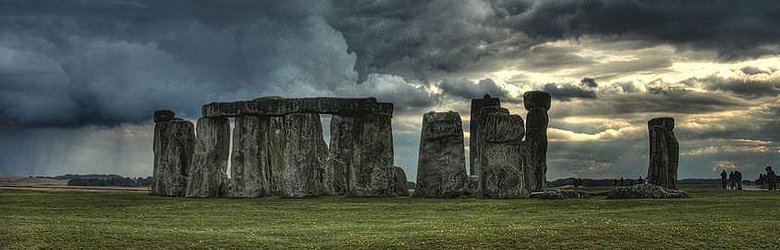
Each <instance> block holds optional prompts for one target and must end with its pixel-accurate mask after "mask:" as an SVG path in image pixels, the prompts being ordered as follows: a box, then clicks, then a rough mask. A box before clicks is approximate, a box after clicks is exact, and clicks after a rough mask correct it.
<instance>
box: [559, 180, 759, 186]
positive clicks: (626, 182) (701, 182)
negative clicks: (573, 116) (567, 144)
mask: <svg viewBox="0 0 780 250" xmlns="http://www.w3.org/2000/svg"><path fill="white" fill-rule="evenodd" d="M615 181H617V182H620V181H621V180H620V179H579V178H565V179H557V180H554V181H549V182H547V186H549V187H561V186H566V185H575V184H576V183H577V182H579V183H578V184H579V186H585V187H611V186H615ZM622 181H623V185H634V184H641V183H644V179H642V178H638V179H623V180H622ZM720 181H721V180H720V179H682V180H678V181H677V184H681V185H702V186H720V184H721V183H720ZM754 184H755V182H754V181H750V180H743V181H742V185H754Z"/></svg>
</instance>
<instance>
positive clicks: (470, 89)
mask: <svg viewBox="0 0 780 250" xmlns="http://www.w3.org/2000/svg"><path fill="white" fill-rule="evenodd" d="M439 87H440V88H441V89H442V91H444V93H445V94H446V95H449V96H453V97H459V98H463V99H468V100H470V99H474V98H482V96H484V95H485V94H488V95H491V96H493V97H498V98H501V99H507V98H511V96H509V92H508V91H507V90H506V89H504V88H502V87H501V86H498V84H496V82H494V81H493V79H490V78H487V79H482V80H480V81H479V82H478V83H474V82H472V81H470V80H468V79H445V80H444V81H442V82H441V83H440V84H439Z"/></svg>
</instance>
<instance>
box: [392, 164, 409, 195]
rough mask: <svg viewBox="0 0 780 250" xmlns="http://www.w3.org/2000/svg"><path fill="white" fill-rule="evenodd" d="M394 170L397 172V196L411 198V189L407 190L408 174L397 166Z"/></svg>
mask: <svg viewBox="0 0 780 250" xmlns="http://www.w3.org/2000/svg"><path fill="white" fill-rule="evenodd" d="M393 170H395V194H396V195H398V196H404V197H406V196H409V189H408V188H406V182H407V180H406V172H404V169H403V168H401V167H399V166H395V167H394V168H393Z"/></svg>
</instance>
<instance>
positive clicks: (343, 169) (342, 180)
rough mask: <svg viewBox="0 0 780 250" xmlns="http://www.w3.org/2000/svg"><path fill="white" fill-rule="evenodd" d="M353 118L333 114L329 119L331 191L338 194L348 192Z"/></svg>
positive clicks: (352, 145)
mask: <svg viewBox="0 0 780 250" xmlns="http://www.w3.org/2000/svg"><path fill="white" fill-rule="evenodd" d="M354 133H355V118H354V117H351V116H342V115H333V117H332V118H331V120H330V159H329V165H330V166H331V168H332V169H333V191H334V192H335V193H337V194H339V195H344V194H346V193H348V192H349V173H350V172H351V167H352V158H353V157H354V154H355V151H354V150H353V148H354V147H355V141H354V140H355V136H354Z"/></svg>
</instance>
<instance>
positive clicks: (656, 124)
mask: <svg viewBox="0 0 780 250" xmlns="http://www.w3.org/2000/svg"><path fill="white" fill-rule="evenodd" d="M647 126H648V130H649V133H650V167H649V168H648V171H647V181H648V182H649V183H652V184H655V185H658V186H662V187H665V188H670V189H677V164H678V160H679V150H680V148H679V145H678V144H677V139H676V138H675V137H674V132H673V131H672V129H674V118H671V117H660V118H653V119H651V120H650V121H648V122H647Z"/></svg>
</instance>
